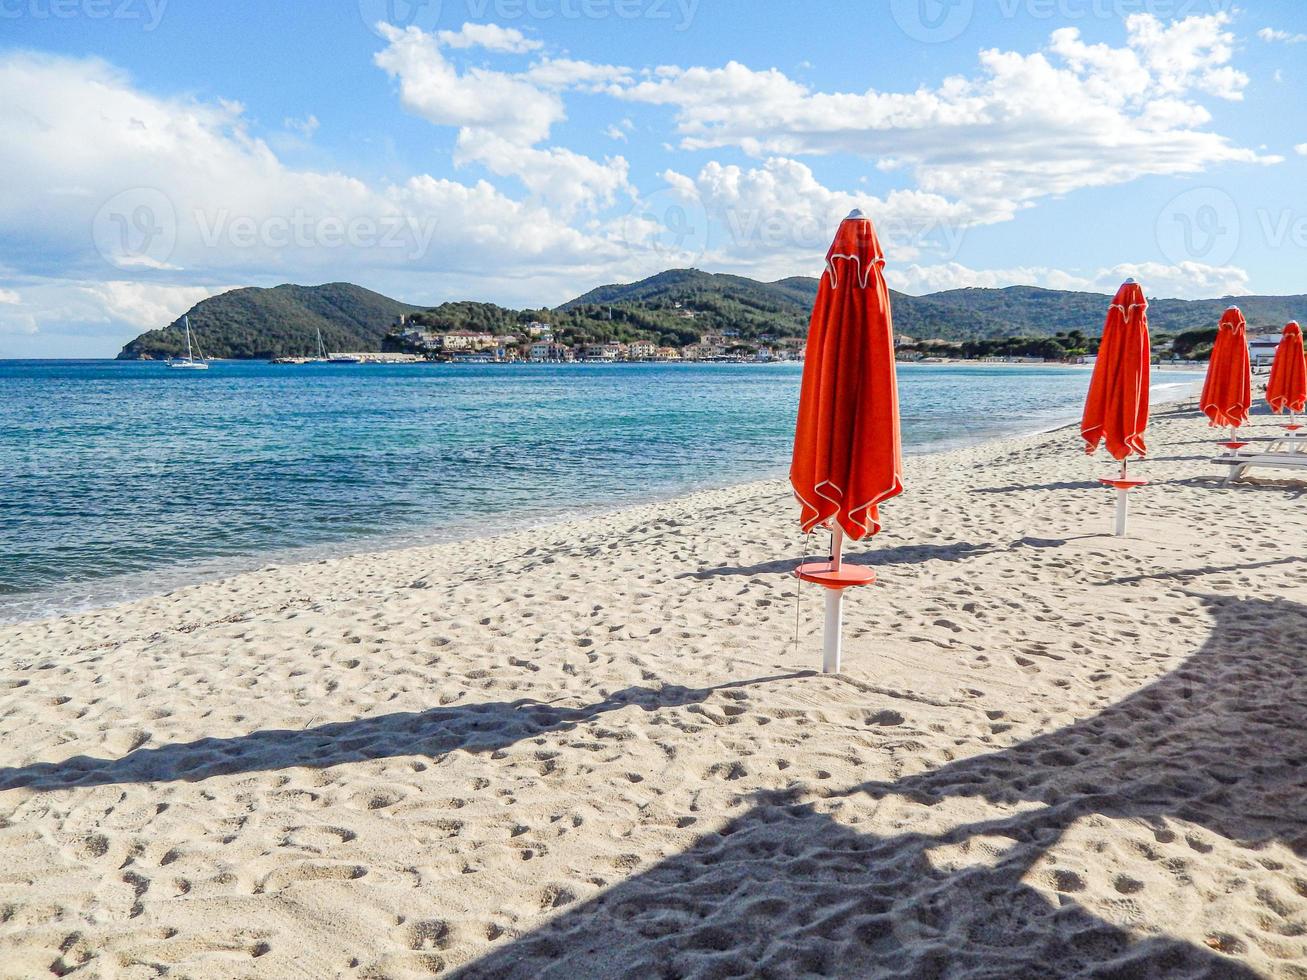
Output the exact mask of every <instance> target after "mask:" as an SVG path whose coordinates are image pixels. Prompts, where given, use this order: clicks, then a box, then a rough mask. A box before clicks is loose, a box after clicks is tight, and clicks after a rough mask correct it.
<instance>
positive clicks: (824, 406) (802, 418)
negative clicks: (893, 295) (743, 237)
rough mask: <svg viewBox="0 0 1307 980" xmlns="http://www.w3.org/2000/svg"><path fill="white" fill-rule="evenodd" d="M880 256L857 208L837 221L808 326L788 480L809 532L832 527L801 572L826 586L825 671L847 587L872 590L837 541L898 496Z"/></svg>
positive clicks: (894, 400) (832, 661)
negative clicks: (822, 556)
mask: <svg viewBox="0 0 1307 980" xmlns="http://www.w3.org/2000/svg"><path fill="white" fill-rule="evenodd" d="M884 263H885V258H884V253H883V252H882V251H881V247H880V241H879V240H878V239H877V237H876V229H875V227H874V226H873V225H872V223H871V219H870V218H867V217H866V216H865V215H863V213H862V212H861V211H854V212H853V213H852V214H851V215H849V216H848V218H846V219H845V220H844V221H843V222H841V224H840V227H839V231H838V232H837V233H836V235H835V241H834V243H833V244H832V245H831V247H830V251H829V252H827V254H826V270H825V272H824V273H823V274H822V277H821V284H820V286H819V288H818V290H817V302H816V304H815V305H814V307H813V311H812V319H811V321H810V323H809V326H808V346H807V352H806V354H805V355H804V365H803V384H802V389H801V391H800V395H799V419H798V424H797V426H796V429H795V436H794V459H793V462H792V463H791V466H790V483H791V485H792V486H793V487H794V493H795V496H796V497H798V499H799V505H800V523H801V525H802V527H803V530H804V531H805V532H810V531H812V530H813V529H814V528H816V527H817V526H818V525H822V524H828V525H829V526H830V527H831V530H832V537H833V544H832V558H831V561H830V562H818V563H811V564H806V565H803V566H800V568H799V569H798V575H799V576H800V577H801V578H803V579H805V580H807V581H813V582H817V583H818V584H820V585H823V586H825V587H826V588H827V589H828V592H827V594H826V649H825V669H826V671H827V672H828V673H834V672H837V671H838V670H839V658H840V627H841V618H842V609H843V607H842V605H841V603H842V595H843V591H842V590H843V589H845V588H848V587H849V586H851V585H869V584H870V583H871V582H872V581H873V580H874V578H875V576H874V575H873V574H872V573H871V571H870V569H866V568H863V567H861V566H849V565H845V564H844V562H843V560H842V558H841V549H842V545H843V537H844V536H845V535H848V537H850V538H852V539H853V540H854V541H859V540H861V539H862V538H863V537H866V536H868V535H873V534H876V533H877V532H878V531H879V530H880V504H882V503H884V502H885V501H886V500H888V499H889V498H891V497H893V496H896V495H897V494H900V493H902V492H903V452H902V448H901V445H900V438H899V402H898V385H897V381H896V376H895V371H894V329H893V317H892V315H891V312H890V299H889V288H888V287H887V286H886V285H885V277H884V274H883V271H882V267H883V266H884Z"/></svg>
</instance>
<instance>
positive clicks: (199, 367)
mask: <svg viewBox="0 0 1307 980" xmlns="http://www.w3.org/2000/svg"><path fill="white" fill-rule="evenodd" d="M182 326H183V327H185V329H186V356H185V357H184V358H182V357H174V358H170V359H169V360H168V362H167V363H168V366H169V367H170V368H181V369H185V370H188V371H207V370H209V365H208V364H207V363H206V362H205V360H204V352H203V351H201V352H200V357H199V359H198V360H197V359H196V358H195V356H194V355H193V354H192V353H191V318H190V317H189V316H183V317H182ZM199 346H200V345H199V342H198V341H197V342H196V343H195V347H196V349H197V350H198V348H199Z"/></svg>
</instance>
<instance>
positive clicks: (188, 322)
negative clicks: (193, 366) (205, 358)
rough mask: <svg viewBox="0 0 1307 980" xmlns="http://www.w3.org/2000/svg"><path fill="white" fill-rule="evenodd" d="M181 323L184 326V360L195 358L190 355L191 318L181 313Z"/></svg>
mask: <svg viewBox="0 0 1307 980" xmlns="http://www.w3.org/2000/svg"><path fill="white" fill-rule="evenodd" d="M182 324H183V326H185V327H186V360H188V361H193V360H195V358H193V357H192V356H191V318H190V317H189V316H187V315H183V316H182Z"/></svg>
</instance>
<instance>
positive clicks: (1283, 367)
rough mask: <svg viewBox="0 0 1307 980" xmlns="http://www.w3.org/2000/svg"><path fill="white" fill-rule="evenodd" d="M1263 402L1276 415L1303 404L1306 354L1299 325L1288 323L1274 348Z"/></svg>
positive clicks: (1293, 411) (1305, 402) (1297, 409)
mask: <svg viewBox="0 0 1307 980" xmlns="http://www.w3.org/2000/svg"><path fill="white" fill-rule="evenodd" d="M1266 403H1267V404H1268V405H1270V406H1271V411H1272V412H1275V413H1276V414H1277V415H1278V414H1279V413H1280V412H1289V413H1290V414H1291V415H1296V414H1297V413H1298V412H1301V411H1302V410H1303V408H1304V407H1307V358H1304V356H1303V346H1302V327H1300V326H1298V324H1297V323H1290V324H1289V325H1288V326H1286V327H1285V328H1284V335H1283V336H1282V337H1281V338H1280V346H1279V347H1277V348H1276V349H1275V362H1274V363H1273V364H1272V365H1271V378H1270V380H1269V381H1267V383H1266Z"/></svg>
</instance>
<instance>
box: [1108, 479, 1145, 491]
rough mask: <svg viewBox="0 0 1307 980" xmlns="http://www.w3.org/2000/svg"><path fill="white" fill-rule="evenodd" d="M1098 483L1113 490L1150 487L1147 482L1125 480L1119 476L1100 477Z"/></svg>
mask: <svg viewBox="0 0 1307 980" xmlns="http://www.w3.org/2000/svg"><path fill="white" fill-rule="evenodd" d="M1098 482H1099V483H1101V484H1103V486H1105V487H1111V488H1112V489H1113V490H1134V489H1136V488H1138V487H1146V486H1148V481H1147V480H1123V479H1122V478H1121V477H1119V476H1100V477H1099V478H1098Z"/></svg>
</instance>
